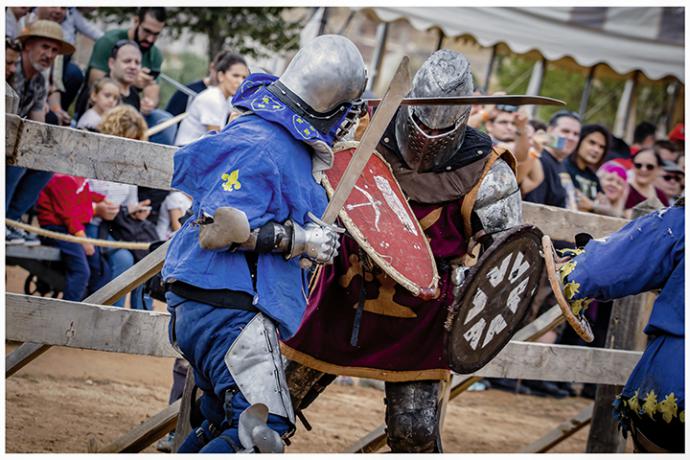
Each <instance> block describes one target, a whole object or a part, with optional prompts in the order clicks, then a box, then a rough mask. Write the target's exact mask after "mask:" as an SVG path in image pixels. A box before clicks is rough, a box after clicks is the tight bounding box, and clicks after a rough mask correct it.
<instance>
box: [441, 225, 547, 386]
mask: <svg viewBox="0 0 690 460" xmlns="http://www.w3.org/2000/svg"><path fill="white" fill-rule="evenodd" d="M541 237H542V232H541V231H540V230H539V229H538V228H536V227H534V226H532V225H520V226H518V227H515V228H513V229H511V230H509V231H508V232H506V234H504V235H502V236H501V237H500V238H498V239H496V241H494V243H493V244H491V246H489V247H488V248H487V249H486V251H484V253H483V254H482V255H481V256H480V257H479V260H478V261H477V264H476V265H475V266H474V267H472V268H471V269H470V270H469V272H468V273H467V275H466V277H465V281H464V283H463V285H462V287H461V290H460V294H459V295H458V297H457V298H456V299H455V300H454V302H453V304H452V305H451V306H450V307H449V314H448V319H447V321H446V323H445V326H446V332H447V333H446V352H447V353H448V363H449V365H450V368H451V369H452V370H454V371H455V372H458V373H460V374H470V373H472V372H475V371H477V370H478V369H480V368H482V367H483V366H484V365H486V364H487V363H488V362H489V361H491V359H493V357H494V356H496V354H498V352H499V351H501V350H502V349H503V347H505V346H506V344H507V343H508V342H509V341H510V338H511V337H512V336H513V334H514V333H515V332H516V330H517V328H518V326H519V325H520V322H521V321H522V319H523V318H524V316H525V314H526V313H527V311H528V310H529V306H530V304H531V303H532V297H533V296H534V293H535V291H536V289H537V287H538V286H539V279H540V277H541V272H542V270H543V268H544V261H543V259H542V256H541Z"/></svg>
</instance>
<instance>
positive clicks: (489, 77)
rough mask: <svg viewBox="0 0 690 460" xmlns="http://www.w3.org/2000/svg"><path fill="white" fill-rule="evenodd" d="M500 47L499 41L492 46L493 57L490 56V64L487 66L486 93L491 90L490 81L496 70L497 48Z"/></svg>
mask: <svg viewBox="0 0 690 460" xmlns="http://www.w3.org/2000/svg"><path fill="white" fill-rule="evenodd" d="M497 49H498V43H496V44H495V45H494V46H493V48H491V57H490V58H489V66H488V67H487V68H486V77H485V78H484V88H482V89H483V90H484V92H485V93H488V92H489V82H490V81H491V74H492V73H493V71H494V63H495V62H496V50H497Z"/></svg>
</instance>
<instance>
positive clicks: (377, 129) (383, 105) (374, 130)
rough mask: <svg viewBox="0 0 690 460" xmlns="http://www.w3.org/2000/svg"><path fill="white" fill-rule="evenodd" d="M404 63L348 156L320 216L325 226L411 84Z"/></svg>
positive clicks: (369, 155)
mask: <svg viewBox="0 0 690 460" xmlns="http://www.w3.org/2000/svg"><path fill="white" fill-rule="evenodd" d="M408 63H409V58H408V57H407V56H403V58H402V60H401V61H400V65H399V66H398V70H396V71H395V75H394V76H393V80H391V83H390V86H389V87H388V90H387V91H386V94H385V95H384V96H383V99H381V100H380V101H379V107H378V109H377V110H376V112H374V116H373V117H372V118H371V121H370V122H369V126H367V129H366V131H364V135H363V136H362V140H361V141H360V142H359V145H358V146H357V149H356V150H355V153H354V154H353V155H352V159H351V160H350V163H348V165H347V168H346V169H345V172H344V173H343V176H342V177H341V178H340V181H339V182H338V186H337V187H336V189H335V192H333V196H332V197H331V200H330V201H329V203H328V207H327V208H326V211H325V212H324V213H323V217H321V220H322V221H324V222H325V223H327V224H332V223H333V222H335V219H336V217H338V213H339V212H340V210H341V209H342V208H343V206H344V205H345V201H346V200H347V198H348V197H349V196H350V192H351V191H352V188H353V187H354V186H355V183H356V182H357V178H359V176H360V175H361V174H362V170H364V167H365V166H366V164H367V162H368V161H369V158H371V155H372V154H373V153H374V149H376V146H377V145H378V143H379V141H380V140H381V136H383V133H384V131H385V130H386V127H387V126H388V123H390V121H391V120H392V119H393V116H394V115H395V112H396V111H397V110H398V107H399V106H400V101H401V100H402V99H403V98H404V97H405V95H406V94H407V93H408V92H409V91H410V88H411V87H412V82H411V80H410V70H409V68H408Z"/></svg>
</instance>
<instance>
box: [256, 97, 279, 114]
mask: <svg viewBox="0 0 690 460" xmlns="http://www.w3.org/2000/svg"><path fill="white" fill-rule="evenodd" d="M251 106H252V110H254V111H255V112H279V111H281V110H283V109H284V108H285V106H284V105H283V104H282V103H280V102H279V101H276V100H275V99H273V98H272V97H270V96H268V95H263V96H259V97H257V98H255V99H254V100H252V104H251Z"/></svg>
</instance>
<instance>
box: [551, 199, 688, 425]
mask: <svg viewBox="0 0 690 460" xmlns="http://www.w3.org/2000/svg"><path fill="white" fill-rule="evenodd" d="M684 211H685V207H684V206H682V207H672V208H667V209H663V210H660V211H656V212H654V213H652V214H649V215H647V216H644V217H641V218H639V219H636V220H633V221H631V222H630V223H628V224H627V225H626V226H625V227H623V228H622V229H621V230H620V231H618V232H616V233H614V234H612V235H611V236H609V237H608V238H607V239H604V240H591V241H590V242H589V243H588V244H587V245H586V246H585V247H584V252H582V253H581V254H580V255H578V256H576V257H574V258H573V259H572V260H571V261H570V262H568V263H567V264H566V265H565V266H564V267H563V268H561V274H562V275H563V284H564V287H565V293H566V297H568V300H569V302H570V303H571V305H572V306H573V307H574V310H577V309H579V308H581V307H583V306H585V305H586V304H587V303H588V302H589V301H590V299H595V300H600V301H606V300H611V299H616V298H621V297H625V296H628V295H633V294H638V293H641V292H645V291H651V290H658V289H660V290H661V292H660V293H659V296H658V297H657V299H656V301H655V303H654V307H653V309H652V313H651V316H650V318H649V323H648V324H647V326H646V327H645V329H644V332H645V333H646V334H647V335H648V336H649V342H648V345H647V348H646V350H645V352H644V354H643V355H642V358H641V359H640V361H639V362H638V364H637V366H635V369H634V370H633V372H632V374H631V375H630V378H629V379H628V382H627V383H626V385H625V388H624V389H623V392H622V394H621V398H622V399H623V401H624V404H625V405H626V406H627V408H629V409H630V410H632V411H634V412H636V413H638V414H639V415H644V414H647V415H649V416H653V415H654V414H657V415H658V416H660V418H662V419H663V420H665V421H667V422H670V421H671V420H673V419H676V420H678V419H679V420H681V421H684V417H685V414H684V410H685V380H684V370H685V366H684V363H685V354H684V342H685V299H684V291H685V289H684V287H685V282H684V271H685V252H684V250H685V228H684V227H685V216H684Z"/></svg>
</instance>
